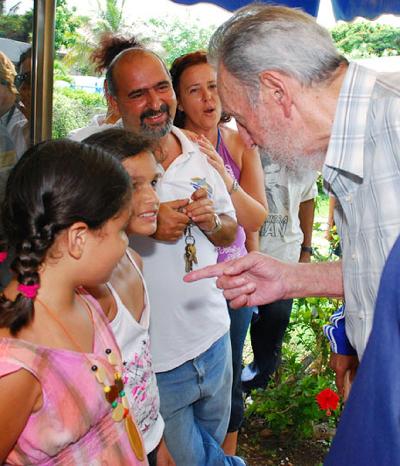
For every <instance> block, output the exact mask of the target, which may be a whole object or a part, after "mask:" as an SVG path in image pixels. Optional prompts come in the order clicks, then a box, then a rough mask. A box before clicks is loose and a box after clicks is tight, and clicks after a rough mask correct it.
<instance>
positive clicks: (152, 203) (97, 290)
mask: <svg viewBox="0 0 400 466" xmlns="http://www.w3.org/2000/svg"><path fill="white" fill-rule="evenodd" d="M83 142H84V143H85V144H89V145H91V146H95V147H99V148H101V149H103V150H106V151H107V152H109V153H110V154H111V155H113V156H114V157H116V158H117V159H118V160H119V161H120V162H121V164H122V166H123V167H124V168H125V170H127V172H128V173H129V175H130V177H131V180H132V184H133V194H132V216H131V219H130V221H129V224H128V225H127V229H126V233H127V234H128V235H129V236H131V235H139V236H149V235H152V234H153V233H154V232H155V231H156V229H157V213H158V208H159V199H158V196H157V194H156V191H155V189H156V184H157V181H158V178H159V177H160V171H159V169H158V168H157V164H156V161H155V158H154V156H153V154H152V152H151V149H152V147H151V143H150V142H149V141H147V140H144V139H142V138H140V137H138V136H136V135H134V134H133V133H131V132H127V131H125V130H123V129H121V128H114V129H106V130H104V131H101V132H98V133H95V134H92V135H91V136H89V137H88V138H86V139H85V140H84V141H83ZM133 241H134V237H133ZM88 291H89V292H90V293H91V294H92V295H93V296H94V297H95V298H96V299H97V300H98V302H99V303H100V304H101V306H102V308H103V310H104V312H105V313H106V315H107V317H108V318H109V320H110V323H111V328H112V330H113V331H114V334H115V338H116V340H117V343H118V344H119V347H120V348H121V354H122V358H123V360H124V369H123V378H124V382H125V391H126V394H127V397H128V400H129V402H130V405H131V407H132V411H133V413H134V415H135V419H136V421H137V424H138V427H139V428H140V430H141V433H142V436H143V441H144V446H145V449H146V452H147V454H148V461H149V465H150V466H175V462H174V460H173V459H172V456H171V454H170V453H169V451H168V448H167V446H166V443H165V441H164V439H163V432H164V421H163V419H162V417H161V414H160V399H159V395H158V388H157V381H156V376H155V373H154V370H153V366H152V361H151V353H150V346H151V345H150V336H149V325H150V306H149V297H148V294H147V289H146V284H145V282H144V278H143V275H142V259H141V257H140V256H139V255H138V254H137V253H136V252H135V251H133V250H132V249H130V248H128V249H127V251H126V254H125V255H124V256H123V257H122V259H121V260H120V262H119V264H118V265H117V267H116V268H115V269H114V272H113V274H112V275H111V278H110V280H109V281H108V282H107V284H105V285H99V286H97V287H94V288H88Z"/></svg>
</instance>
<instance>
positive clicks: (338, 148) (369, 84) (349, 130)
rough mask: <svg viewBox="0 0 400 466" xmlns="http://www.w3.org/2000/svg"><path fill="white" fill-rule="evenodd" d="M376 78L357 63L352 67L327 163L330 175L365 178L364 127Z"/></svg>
mask: <svg viewBox="0 0 400 466" xmlns="http://www.w3.org/2000/svg"><path fill="white" fill-rule="evenodd" d="M376 78H377V73H376V72H374V71H372V70H369V69H367V68H364V67H363V66H360V65H358V64H357V63H354V62H352V63H350V64H349V67H348V69H347V72H346V75H345V78H344V81H343V84H342V88H341V90H340V94H339V98H338V104H337V106H336V113H335V119H334V122H333V126H332V132H331V137H330V140H329V146H328V151H327V155H326V159H325V167H327V168H328V171H329V168H331V169H334V170H343V171H345V172H348V173H351V174H354V175H356V176H358V177H359V178H363V175H364V138H365V127H366V124H367V115H368V106H369V104H370V99H371V94H372V91H373V88H374V85H375V82H376Z"/></svg>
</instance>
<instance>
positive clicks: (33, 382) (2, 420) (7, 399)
mask: <svg viewBox="0 0 400 466" xmlns="http://www.w3.org/2000/svg"><path fill="white" fill-rule="evenodd" d="M41 404H42V390H41V386H40V383H39V382H38V380H37V379H36V378H35V377H34V376H33V375H32V374H31V373H30V372H28V371H26V370H25V369H20V370H17V371H16V372H12V373H11V374H7V375H4V376H3V377H1V378H0V432H1V439H0V464H3V462H4V461H5V459H6V458H7V456H8V454H9V453H10V451H11V450H12V448H13V446H14V445H15V443H16V442H17V440H18V437H19V436H20V434H21V432H22V431H23V429H24V427H25V425H26V423H27V422H28V419H29V416H30V415H31V414H32V412H34V411H37V410H38V409H40V407H41Z"/></svg>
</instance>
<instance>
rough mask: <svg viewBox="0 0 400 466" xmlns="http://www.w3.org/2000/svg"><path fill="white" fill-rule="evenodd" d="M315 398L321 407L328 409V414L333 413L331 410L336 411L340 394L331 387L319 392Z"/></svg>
mask: <svg viewBox="0 0 400 466" xmlns="http://www.w3.org/2000/svg"><path fill="white" fill-rule="evenodd" d="M315 399H316V400H317V403H318V406H319V408H320V409H323V410H324V411H326V414H327V415H328V416H330V415H331V410H332V411H335V409H337V407H338V406H339V395H338V394H337V393H336V392H334V391H333V390H331V389H330V388H325V389H324V390H322V391H321V392H319V393H318V395H317V396H316V397H315Z"/></svg>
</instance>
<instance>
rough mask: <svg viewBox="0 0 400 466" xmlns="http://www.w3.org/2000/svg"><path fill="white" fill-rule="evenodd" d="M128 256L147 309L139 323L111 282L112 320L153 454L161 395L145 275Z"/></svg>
mask: <svg viewBox="0 0 400 466" xmlns="http://www.w3.org/2000/svg"><path fill="white" fill-rule="evenodd" d="M126 254H127V257H128V259H129V261H130V262H131V264H132V265H133V267H134V268H135V270H136V271H137V273H138V274H139V276H140V278H141V280H142V283H143V288H144V298H145V299H144V308H143V312H142V315H141V318H140V322H137V321H136V319H135V318H134V317H133V316H132V314H131V313H130V312H129V310H128V309H127V308H126V306H125V305H124V303H123V302H122V300H121V298H120V297H119V296H118V293H117V292H116V291H115V289H114V288H113V286H112V285H111V283H107V287H108V288H109V290H110V292H111V293H112V295H113V297H114V299H115V302H116V305H117V314H116V316H115V318H114V319H113V321H112V322H111V328H112V330H113V332H114V335H115V338H116V340H117V343H118V345H119V347H120V349H121V354H122V360H123V361H124V368H123V380H124V385H125V392H126V394H127V396H128V400H129V403H130V405H131V408H132V410H133V414H134V416H135V421H136V423H137V425H138V426H139V429H140V431H141V433H142V436H143V440H144V444H145V448H146V452H147V453H150V452H151V451H153V450H154V449H155V448H156V447H157V445H158V444H159V443H160V440H161V437H162V434H163V431H164V421H163V419H162V417H161V415H160V398H159V394H158V388H157V381H156V376H155V373H154V371H153V366H152V361H151V354H150V337H149V321H150V306H149V297H148V293H147V288H146V283H145V281H144V278H143V275H142V273H141V271H140V269H139V267H138V266H137V264H136V262H135V260H134V258H133V257H132V256H131V254H130V253H129V251H127V252H126Z"/></svg>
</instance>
